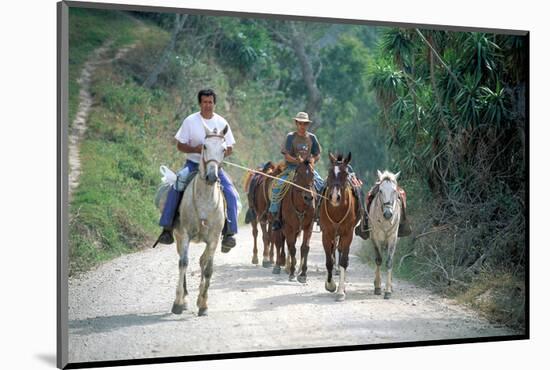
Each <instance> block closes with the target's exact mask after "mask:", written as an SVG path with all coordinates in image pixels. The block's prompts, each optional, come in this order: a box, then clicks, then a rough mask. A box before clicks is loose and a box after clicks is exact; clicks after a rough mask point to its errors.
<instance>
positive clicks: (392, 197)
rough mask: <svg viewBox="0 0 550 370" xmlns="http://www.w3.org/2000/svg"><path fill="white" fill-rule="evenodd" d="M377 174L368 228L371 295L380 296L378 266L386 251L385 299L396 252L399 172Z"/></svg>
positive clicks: (390, 282) (388, 291)
mask: <svg viewBox="0 0 550 370" xmlns="http://www.w3.org/2000/svg"><path fill="white" fill-rule="evenodd" d="M377 172H378V192H377V193H376V195H375V196H374V199H373V200H372V203H371V205H370V211H369V225H370V239H371V240H372V242H373V245H374V251H375V253H376V274H375V277H374V294H377V295H380V294H381V293H382V289H381V277H380V265H381V264H382V249H383V248H386V250H387V258H386V267H387V270H388V271H387V280H386V290H385V291H384V299H389V298H390V297H391V293H392V267H393V254H394V253H395V249H396V248H397V241H398V240H399V238H398V237H397V232H398V230H399V222H400V218H401V207H402V204H401V200H400V198H399V195H398V191H397V177H398V176H399V174H400V172H398V173H396V174H393V173H391V172H389V171H384V173H381V172H380V171H377Z"/></svg>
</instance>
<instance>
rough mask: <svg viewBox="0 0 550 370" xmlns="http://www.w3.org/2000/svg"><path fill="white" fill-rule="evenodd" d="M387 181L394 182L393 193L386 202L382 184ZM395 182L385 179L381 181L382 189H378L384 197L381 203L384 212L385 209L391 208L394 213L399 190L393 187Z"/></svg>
mask: <svg viewBox="0 0 550 370" xmlns="http://www.w3.org/2000/svg"><path fill="white" fill-rule="evenodd" d="M385 182H389V183H391V184H392V194H391V196H390V199H389V200H388V201H387V202H386V201H385V199H384V196H383V192H382V185H383V184H384V183H385ZM393 185H394V184H393V182H392V181H391V180H389V179H384V180H383V181H382V182H381V183H380V189H379V190H378V191H379V192H381V193H382V197H381V198H382V199H381V202H380V203H381V205H382V212H384V211H385V210H390V211H391V212H392V213H393V210H394V208H395V204H396V201H397V190H396V189H393Z"/></svg>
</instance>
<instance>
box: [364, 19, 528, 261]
mask: <svg viewBox="0 0 550 370" xmlns="http://www.w3.org/2000/svg"><path fill="white" fill-rule="evenodd" d="M381 40H382V41H381V43H380V49H379V54H378V56H377V58H376V63H375V65H374V66H373V67H372V68H371V70H370V72H369V76H370V87H371V88H372V89H373V90H374V91H375V94H376V98H377V101H378V103H379V106H380V108H381V114H380V120H381V122H383V125H384V127H385V128H386V129H387V132H388V133H389V134H390V136H389V138H388V145H389V147H390V148H392V155H393V160H394V164H395V167H398V168H403V169H404V170H405V173H408V176H409V178H410V179H412V178H416V179H422V180H424V181H425V183H426V184H427V186H428V187H429V189H430V191H431V193H432V194H433V197H434V198H435V199H437V201H438V203H439V204H440V207H439V208H438V211H437V212H434V213H433V214H432V215H430V217H429V220H430V222H431V223H432V224H431V225H429V224H428V225H424V226H425V227H431V226H433V225H438V224H444V223H453V224H454V225H458V227H459V229H457V230H459V233H472V234H471V235H475V236H476V237H475V238H473V239H471V240H470V244H469V245H465V246H464V248H463V253H462V257H461V258H459V259H457V260H455V261H453V268H454V267H462V268H463V269H464V270H465V269H467V268H469V267H471V266H472V265H473V264H474V263H475V262H476V261H479V259H480V258H481V259H482V260H483V261H485V262H486V263H489V264H491V265H492V266H497V265H498V266H501V267H503V268H515V269H516V271H518V270H517V268H519V269H520V271H523V267H524V266H525V254H524V246H525V240H524V238H525V217H524V215H525V180H526V172H525V141H524V135H525V134H524V131H525V125H526V120H525V84H526V80H525V78H526V76H527V74H526V68H527V65H526V64H525V60H526V59H525V58H526V55H527V52H526V49H525V45H526V44H525V38H524V37H521V36H504V35H494V34H488V33H482V32H464V33H459V32H446V31H430V30H418V29H410V30H404V29H390V30H387V31H385V32H384V34H383V35H382V39H381ZM504 236H505V237H504ZM503 237H504V238H503ZM503 239H506V242H504V241H503Z"/></svg>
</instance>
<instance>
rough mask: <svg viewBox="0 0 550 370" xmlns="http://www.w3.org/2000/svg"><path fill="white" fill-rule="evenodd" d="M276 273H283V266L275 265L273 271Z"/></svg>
mask: <svg viewBox="0 0 550 370" xmlns="http://www.w3.org/2000/svg"><path fill="white" fill-rule="evenodd" d="M272 272H273V273H274V274H276V275H278V274H280V273H281V266H277V265H275V266H273V271H272Z"/></svg>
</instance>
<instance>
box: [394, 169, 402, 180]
mask: <svg viewBox="0 0 550 370" xmlns="http://www.w3.org/2000/svg"><path fill="white" fill-rule="evenodd" d="M399 175H401V171H399V172H398V173H396V174H395V179H396V180H397V178H398V177H399Z"/></svg>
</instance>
